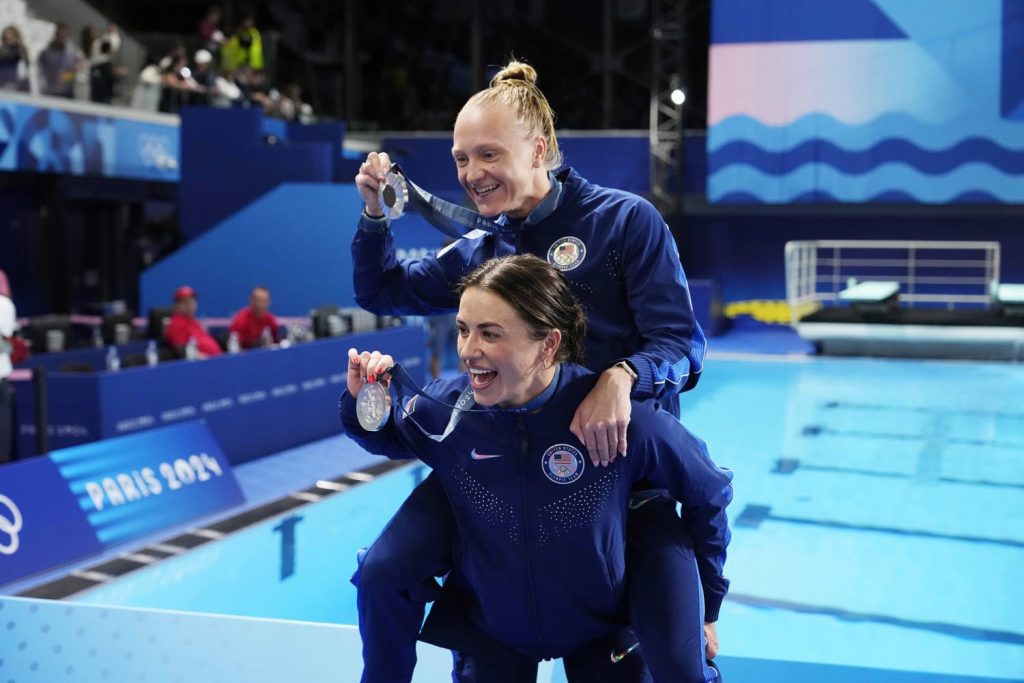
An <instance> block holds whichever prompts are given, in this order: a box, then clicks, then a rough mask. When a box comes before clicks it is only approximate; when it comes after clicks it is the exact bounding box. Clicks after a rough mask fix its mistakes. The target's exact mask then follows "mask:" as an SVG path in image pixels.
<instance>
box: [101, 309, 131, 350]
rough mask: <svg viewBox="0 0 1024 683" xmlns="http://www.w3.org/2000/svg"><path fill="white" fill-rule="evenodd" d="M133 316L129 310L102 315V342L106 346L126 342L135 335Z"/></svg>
mask: <svg viewBox="0 0 1024 683" xmlns="http://www.w3.org/2000/svg"><path fill="white" fill-rule="evenodd" d="M132 319H133V316H132V314H131V313H130V312H126V313H112V314H109V315H105V316H103V321H102V322H101V323H100V334H101V335H102V336H103V343H104V344H105V345H107V346H111V345H114V344H127V343H128V342H130V341H131V340H132V337H134V336H135V327H134V326H133V323H132Z"/></svg>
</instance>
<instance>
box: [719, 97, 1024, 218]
mask: <svg viewBox="0 0 1024 683" xmlns="http://www.w3.org/2000/svg"><path fill="white" fill-rule="evenodd" d="M708 198H709V200H711V201H713V202H721V203H783V202H803V203H813V202H892V203H1024V125H1021V124H1017V123H1012V122H1006V121H994V122H992V125H991V126H986V130H984V131H978V130H977V121H976V120H970V121H968V120H967V119H963V118H962V119H955V120H951V121H947V122H944V123H939V124H933V123H931V122H925V121H920V120H917V119H915V118H914V117H911V116H908V115H906V114H886V115H884V116H881V117H879V118H877V119H875V120H873V121H869V122H866V123H864V124H860V125H850V124H846V123H843V122H841V121H838V120H836V119H835V118H833V117H831V116H828V115H825V114H820V113H816V114H808V115H806V116H803V117H801V118H800V119H798V120H796V121H794V122H793V123H791V124H788V125H783V126H770V125H767V124H764V123H762V122H760V121H758V120H756V119H754V118H753V117H750V116H745V115H742V116H733V117H730V118H727V119H725V120H723V121H721V122H720V123H718V124H716V125H715V126H713V127H712V128H711V130H709V132H708Z"/></svg>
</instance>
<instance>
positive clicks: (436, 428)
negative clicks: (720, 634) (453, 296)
mask: <svg viewBox="0 0 1024 683" xmlns="http://www.w3.org/2000/svg"><path fill="white" fill-rule="evenodd" d="M596 379H597V377H596V375H594V374H593V373H591V372H590V371H589V370H586V369H585V368H582V367H580V366H575V365H563V366H562V369H561V372H560V373H559V376H558V380H557V386H556V387H555V392H554V394H553V396H552V398H551V399H550V400H549V401H548V402H547V403H546V404H545V405H544V406H543V407H542V408H540V409H539V410H537V411H536V412H522V411H516V410H504V409H500V408H494V409H490V410H485V411H483V412H470V413H464V414H463V417H462V420H461V421H460V422H459V423H458V425H457V426H456V427H455V429H454V431H452V432H451V434H450V435H449V436H448V437H447V438H445V439H444V440H443V441H442V442H436V441H433V440H431V439H429V438H427V437H426V436H425V435H424V434H423V432H422V431H421V430H425V431H427V432H428V433H430V434H441V433H443V432H444V430H445V426H446V425H447V424H448V420H449V417H450V415H451V410H450V409H449V408H447V407H445V406H442V405H439V404H437V403H435V402H433V401H430V400H428V399H425V398H424V397H422V396H418V397H415V398H414V399H413V401H411V404H412V405H411V406H410V407H409V408H407V409H409V410H410V414H408V415H406V414H405V413H404V412H403V411H401V410H397V409H393V415H392V419H391V421H389V422H388V424H387V425H386V426H385V428H384V429H383V430H381V431H380V432H367V431H364V430H363V429H362V428H361V427H360V426H359V423H358V420H357V419H356V415H355V401H354V399H352V397H351V396H350V395H349V394H348V392H347V391H346V392H344V393H343V394H342V397H341V404H340V405H341V418H342V423H343V424H344V426H345V429H346V431H347V432H348V434H349V435H350V436H351V437H352V438H353V439H355V441H356V442H358V443H359V444H360V445H361V446H362V447H363V448H365V449H366V450H368V451H370V452H372V453H377V454H380V455H385V456H388V457H390V458H408V457H413V456H414V457H418V458H419V459H421V460H422V461H423V462H425V463H426V464H428V465H429V466H431V467H432V468H433V469H434V471H435V472H436V473H437V474H438V476H439V477H440V480H441V483H442V485H443V487H444V489H445V492H446V493H447V495H448V498H449V500H450V501H451V504H452V508H453V511H454V517H455V521H456V524H457V526H458V530H459V536H460V538H461V541H460V543H459V551H458V552H457V553H456V555H457V557H456V560H455V567H454V569H453V571H454V572H456V573H457V575H458V580H459V584H460V585H463V586H466V587H468V588H469V589H470V590H471V591H472V592H473V593H474V594H475V596H476V598H477V600H478V603H477V604H478V606H479V607H478V608H477V609H476V613H475V614H471V615H470V618H471V619H472V620H473V621H474V622H475V623H476V626H478V627H479V628H480V629H481V630H483V631H484V632H485V633H487V634H488V635H489V636H491V637H493V638H495V639H496V640H498V641H499V642H501V643H503V644H505V645H507V646H508V647H511V648H513V649H515V650H517V651H519V652H520V653H522V654H523V655H525V656H527V657H533V658H536V659H543V658H550V657H560V656H564V655H566V654H568V653H571V652H573V651H574V650H576V649H577V648H578V647H580V646H581V645H582V644H584V643H587V642H588V641H590V640H593V639H594V638H598V637H601V636H605V635H608V634H611V633H614V632H616V631H618V630H619V629H620V628H621V627H622V626H624V625H625V624H626V623H628V614H627V605H626V604H625V576H624V573H625V543H626V540H625V539H626V514H627V509H628V506H629V500H630V491H631V489H632V487H633V483H634V482H636V481H638V480H640V479H646V480H649V481H651V482H653V483H654V484H655V485H656V486H658V487H659V488H664V489H667V490H668V491H669V492H670V493H671V494H672V496H673V497H675V498H676V500H678V501H680V502H681V503H682V508H683V523H684V524H685V525H686V526H687V527H688V529H689V532H690V535H691V537H692V538H693V541H694V550H695V554H696V556H697V562H698V567H699V570H700V575H701V583H702V585H703V588H704V597H705V604H706V605H707V608H708V611H712V610H713V611H714V612H715V613H717V612H718V606H719V605H720V604H721V601H722V599H723V597H724V596H725V593H726V590H727V587H728V581H727V580H726V579H725V578H724V576H723V574H722V567H723V565H724V562H725V555H726V546H727V545H728V543H729V538H730V532H729V528H728V522H727V519H726V515H725V507H726V505H728V503H729V501H730V500H731V499H732V486H731V483H730V481H731V479H732V473H731V472H729V471H727V470H723V469H721V468H719V467H717V466H716V465H715V464H714V463H713V462H712V460H711V458H710V456H709V455H708V452H707V448H706V446H705V444H704V442H703V441H701V440H700V439H699V438H697V437H695V436H694V435H693V434H691V433H690V432H689V431H687V430H686V428H685V427H683V426H682V424H680V423H679V422H678V421H677V420H676V419H675V418H674V417H672V416H671V415H669V414H668V413H667V412H665V411H663V410H660V409H658V408H657V407H656V406H655V405H653V404H652V403H651V402H645V403H634V405H633V417H632V420H631V421H630V424H629V433H628V439H629V444H630V448H629V455H628V457H625V458H618V459H616V461H615V462H614V463H612V464H611V465H610V466H608V467H606V468H595V467H593V466H592V465H591V464H590V460H589V459H588V458H586V457H585V456H584V455H583V453H584V451H585V447H584V446H583V444H582V443H580V442H579V441H578V440H577V439H576V437H575V436H573V435H572V433H571V432H570V431H569V430H568V425H569V421H570V419H571V417H572V415H573V412H574V411H575V410H576V408H577V406H578V405H579V403H580V402H581V401H582V400H583V398H584V397H585V396H586V395H587V393H589V391H590V390H591V389H592V388H593V385H594V383H595V382H596ZM466 382H467V379H466V377H465V376H463V377H460V378H458V379H455V380H440V381H435V382H432V383H431V384H429V385H427V387H426V389H425V393H427V394H428V395H429V396H433V397H435V398H437V399H438V400H440V401H444V402H446V403H448V404H449V405H453V404H454V403H455V402H456V401H457V400H458V397H459V396H460V394H461V392H462V391H463V389H465V387H466ZM413 421H415V422H416V423H417V424H418V425H419V426H417V424H413Z"/></svg>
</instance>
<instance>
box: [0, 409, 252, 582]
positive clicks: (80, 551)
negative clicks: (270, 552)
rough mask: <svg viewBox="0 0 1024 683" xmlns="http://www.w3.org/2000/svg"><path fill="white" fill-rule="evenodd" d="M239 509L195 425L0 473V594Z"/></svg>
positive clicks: (226, 467) (209, 441) (229, 479)
mask: <svg viewBox="0 0 1024 683" xmlns="http://www.w3.org/2000/svg"><path fill="white" fill-rule="evenodd" d="M242 501H243V496H242V491H241V489H240V488H239V487H238V483H237V482H236V481H235V478H234V474H233V473H232V471H231V465H230V463H229V462H228V460H227V458H226V457H224V454H223V453H222V452H221V449H220V446H219V445H218V443H217V441H216V440H215V439H214V438H213V436H212V435H211V434H210V432H209V430H208V429H207V428H206V425H205V424H204V423H203V422H202V421H198V420H197V421H191V422H185V423H181V424H178V425H174V426H171V427H163V428H160V429H153V430H150V431H147V432H143V433H140V434H133V435H130V436H123V437H119V438H116V439H107V440H105V441H99V442H96V443H91V444H84V445H81V446H74V447H72V448H66V449H64V450H59V451H54V452H53V453H51V454H50V456H49V457H47V458H34V459H30V460H26V461H23V462H18V463H15V464H13V465H7V466H4V467H2V468H0V584H4V583H9V582H10V581H13V580H15V579H18V578H22V577H25V576H29V575H31V574H34V573H36V572H39V571H43V570H46V569H50V568H52V567H56V566H59V565H61V564H65V563H67V562H71V561H73V560H76V559H79V558H82V557H86V556H88V555H92V554H95V553H98V552H100V551H102V550H104V549H105V548H107V547H109V546H113V545H117V544H119V543H124V542H126V541H130V540H133V539H136V538H140V537H142V536H145V535H147V534H151V533H154V532H157V531H160V530H162V529H167V528H170V527H173V526H175V525H178V524H181V523H183V522H185V521H187V520H190V519H194V518H196V517H199V516H202V515H206V514H209V513H211V512H215V511H217V510H221V509H224V508H227V507H231V506H233V505H237V504H239V503H241V502H242Z"/></svg>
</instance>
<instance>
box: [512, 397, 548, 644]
mask: <svg viewBox="0 0 1024 683" xmlns="http://www.w3.org/2000/svg"><path fill="white" fill-rule="evenodd" d="M516 427H517V429H518V431H519V435H520V439H521V443H522V456H523V457H522V467H521V468H520V471H519V476H520V485H521V495H520V496H519V505H520V519H521V520H522V525H523V571H524V574H525V576H526V590H527V592H528V594H529V602H530V618H531V619H532V620H533V633H534V637H535V638H536V640H537V644H538V645H542V644H543V642H542V640H541V636H540V617H539V615H538V614H537V590H536V587H535V584H534V578H533V563H532V562H530V555H531V549H532V548H533V544H532V543H533V542H532V539H531V537H530V519H529V516H528V514H527V511H528V509H529V506H528V505H527V500H526V498H527V495H528V494H529V490H530V487H529V485H528V483H527V479H528V478H529V475H528V472H529V457H530V449H529V441H528V439H527V436H526V421H525V420H524V419H523V416H522V415H518V416H516Z"/></svg>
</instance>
